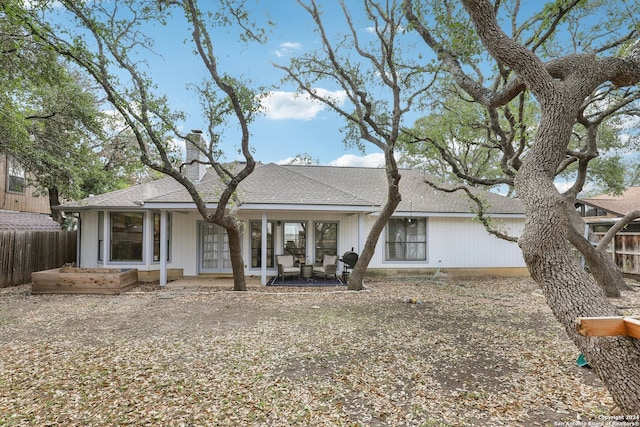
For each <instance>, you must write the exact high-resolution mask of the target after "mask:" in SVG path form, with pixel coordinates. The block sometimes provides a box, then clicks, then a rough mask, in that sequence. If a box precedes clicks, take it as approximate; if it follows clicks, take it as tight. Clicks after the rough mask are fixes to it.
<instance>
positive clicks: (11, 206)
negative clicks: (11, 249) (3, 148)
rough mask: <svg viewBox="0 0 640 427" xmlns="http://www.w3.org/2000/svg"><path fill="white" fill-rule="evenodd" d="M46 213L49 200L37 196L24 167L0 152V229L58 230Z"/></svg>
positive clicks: (49, 211) (57, 225) (48, 212)
mask: <svg viewBox="0 0 640 427" xmlns="http://www.w3.org/2000/svg"><path fill="white" fill-rule="evenodd" d="M50 214H51V210H50V208H49V197H47V196H39V195H37V192H36V189H35V188H34V187H32V186H30V185H27V173H26V172H25V170H24V168H23V167H22V166H21V165H20V164H19V163H18V162H16V161H15V160H13V159H12V158H11V156H9V155H7V154H4V153H0V229H2V230H39V231H60V225H59V224H58V223H57V222H55V221H53V220H52V219H51V217H50Z"/></svg>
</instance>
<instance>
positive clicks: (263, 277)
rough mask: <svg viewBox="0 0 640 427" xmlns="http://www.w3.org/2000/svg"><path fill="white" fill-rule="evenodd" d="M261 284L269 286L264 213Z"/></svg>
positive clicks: (264, 217) (265, 214)
mask: <svg viewBox="0 0 640 427" xmlns="http://www.w3.org/2000/svg"><path fill="white" fill-rule="evenodd" d="M260 266H261V268H260V284H261V285H262V286H265V285H266V284H267V213H266V212H262V233H261V242H260Z"/></svg>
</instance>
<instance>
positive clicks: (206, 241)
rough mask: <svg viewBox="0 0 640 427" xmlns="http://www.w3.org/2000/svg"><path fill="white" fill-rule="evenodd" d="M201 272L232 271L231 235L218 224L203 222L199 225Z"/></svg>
mask: <svg viewBox="0 0 640 427" xmlns="http://www.w3.org/2000/svg"><path fill="white" fill-rule="evenodd" d="M199 241H200V243H199V245H198V250H199V252H200V254H199V257H198V258H199V260H200V265H199V271H200V273H231V272H232V269H231V259H230V256H229V236H228V235H227V231H226V230H225V229H224V228H222V227H220V226H218V225H216V224H209V223H205V222H202V223H200V226H199Z"/></svg>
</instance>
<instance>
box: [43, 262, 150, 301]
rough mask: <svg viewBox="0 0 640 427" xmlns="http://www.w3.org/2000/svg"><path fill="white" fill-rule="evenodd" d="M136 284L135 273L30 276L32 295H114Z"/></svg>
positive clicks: (76, 271) (65, 271)
mask: <svg viewBox="0 0 640 427" xmlns="http://www.w3.org/2000/svg"><path fill="white" fill-rule="evenodd" d="M137 284H138V270H137V269H135V268H132V269H121V268H72V267H63V268H55V269H53V270H45V271H38V272H36V273H32V274H31V293H33V294H106V295H114V294H119V293H120V292H123V291H126V290H127V289H130V288H132V287H134V286H136V285H137Z"/></svg>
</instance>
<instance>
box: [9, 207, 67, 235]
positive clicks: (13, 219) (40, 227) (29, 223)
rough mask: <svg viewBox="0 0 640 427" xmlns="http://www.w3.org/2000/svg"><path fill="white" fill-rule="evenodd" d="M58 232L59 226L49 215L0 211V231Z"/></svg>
mask: <svg viewBox="0 0 640 427" xmlns="http://www.w3.org/2000/svg"><path fill="white" fill-rule="evenodd" d="M5 230H16V231H60V230H61V228H60V224H58V223H57V222H55V221H54V220H52V219H51V217H50V216H49V215H43V214H38V213H32V212H14V211H4V210H3V211H0V231H5Z"/></svg>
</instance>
